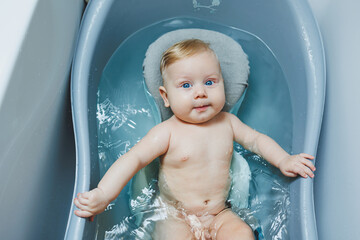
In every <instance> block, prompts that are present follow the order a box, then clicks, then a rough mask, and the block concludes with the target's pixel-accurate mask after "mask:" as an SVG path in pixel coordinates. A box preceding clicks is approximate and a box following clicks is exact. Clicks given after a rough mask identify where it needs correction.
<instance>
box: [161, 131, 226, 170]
mask: <svg viewBox="0 0 360 240" xmlns="http://www.w3.org/2000/svg"><path fill="white" fill-rule="evenodd" d="M232 151H233V138H232V134H231V133H230V132H227V131H213V132H206V131H204V132H203V131H189V132H186V131H180V132H177V133H176V134H174V135H172V141H171V142H170V145H169V150H168V154H167V155H168V159H169V160H171V161H172V162H173V163H184V164H185V163H186V164H196V163H199V164H203V163H204V162H206V163H210V162H212V161H215V162H222V161H226V162H227V161H228V160H229V158H230V157H231V155H232Z"/></svg>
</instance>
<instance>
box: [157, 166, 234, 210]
mask: <svg viewBox="0 0 360 240" xmlns="http://www.w3.org/2000/svg"><path fill="white" fill-rule="evenodd" d="M230 182H231V181H230V177H229V174H228V172H227V174H222V175H217V176H213V175H207V176H203V177H202V178H198V179H191V180H190V181H188V179H184V178H183V179H182V178H181V177H179V176H177V177H176V178H174V179H172V178H171V176H169V175H166V174H165V173H164V172H163V171H160V174H159V189H160V196H161V197H162V198H163V199H164V200H165V201H167V202H169V203H170V204H172V205H174V206H175V207H176V208H178V209H181V210H185V211H186V212H187V213H188V214H195V215H198V216H201V215H204V214H217V213H219V212H220V211H221V210H223V209H224V208H225V207H226V204H225V202H226V199H227V196H228V192H229V188H230Z"/></svg>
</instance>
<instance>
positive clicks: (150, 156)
mask: <svg viewBox="0 0 360 240" xmlns="http://www.w3.org/2000/svg"><path fill="white" fill-rule="evenodd" d="M163 75H164V86H161V87H160V89H159V90H160V94H161V95H162V97H163V99H164V104H165V106H167V107H171V110H172V111H173V113H174V116H173V117H171V118H170V119H168V120H167V121H164V122H163V123H161V124H159V125H157V126H155V127H154V128H153V129H151V130H150V131H149V133H148V134H147V135H146V136H145V137H144V138H143V139H142V140H141V141H140V142H139V143H138V144H136V145H135V146H134V147H133V148H132V149H131V150H130V151H129V152H128V153H126V154H125V155H123V156H122V157H120V158H119V159H118V160H117V161H116V162H115V163H114V164H113V165H112V166H111V168H110V169H109V170H108V172H107V173H106V174H105V176H104V177H103V178H102V180H101V181H100V183H99V185H98V187H97V188H95V189H93V190H91V191H90V192H86V193H79V194H78V197H77V198H76V199H75V200H74V202H75V205H76V206H77V207H78V208H79V210H76V211H75V214H76V215H77V216H79V217H90V218H92V217H93V216H94V215H96V214H99V213H101V212H103V211H104V209H105V208H106V207H107V205H108V204H109V203H110V202H111V201H113V200H114V199H115V198H116V197H117V196H118V195H119V193H120V192H121V190H122V189H123V188H124V186H125V185H126V184H127V182H128V181H129V180H130V179H131V178H132V177H133V176H134V175H135V174H136V172H138V171H139V170H140V169H141V168H143V167H145V166H146V165H147V164H149V163H150V162H151V161H153V160H154V159H155V158H156V157H158V156H160V157H161V169H160V176H159V187H160V196H161V197H162V198H163V199H164V200H165V202H167V204H168V205H169V207H173V208H174V209H177V210H178V212H176V214H174V215H173V216H170V217H169V218H168V219H167V220H166V221H163V222H159V223H158V224H157V226H156V231H155V233H154V235H155V236H156V237H155V239H175V238H176V239H254V237H253V234H252V231H251V229H250V227H249V226H248V225H247V224H246V223H244V222H243V221H242V220H241V219H240V218H239V217H238V216H237V215H236V214H234V213H233V212H231V211H230V210H229V209H226V208H227V207H226V204H225V201H226V198H227V195H228V191H229V168H230V161H231V156H232V152H233V141H236V142H238V143H240V144H241V145H242V146H243V147H245V148H246V149H249V150H251V151H252V152H254V153H256V154H259V155H261V156H262V157H263V158H264V159H266V160H267V161H268V162H269V163H271V164H272V165H274V166H276V167H278V168H279V169H280V170H281V172H282V173H283V174H284V175H286V176H289V177H295V176H297V175H300V176H302V177H305V178H306V177H308V176H309V177H314V174H313V171H315V167H314V165H313V164H312V162H311V161H309V159H313V157H312V156H311V155H308V154H304V153H302V154H299V155H292V156H290V155H289V154H288V153H286V152H285V151H284V150H283V149H282V148H281V147H280V146H279V145H278V144H277V143H276V142H275V141H273V140H272V139H271V138H269V137H268V136H266V135H264V134H261V133H259V132H257V131H255V130H253V129H251V128H250V127H248V126H247V125H245V124H244V123H242V122H241V121H240V120H239V119H238V118H237V117H236V116H234V115H232V114H229V113H225V112H221V110H222V108H223V106H224V104H225V92H224V81H223V79H222V75H221V70H220V66H219V63H218V61H217V59H216V57H215V55H214V54H213V53H212V52H209V51H203V52H200V53H198V54H195V55H193V56H191V57H187V58H185V59H181V60H178V61H176V62H175V63H173V64H171V65H170V66H168V67H167V69H166V72H165V73H164V74H163ZM198 223H199V224H200V227H194V226H195V225H196V224H198ZM169 236H171V238H169Z"/></svg>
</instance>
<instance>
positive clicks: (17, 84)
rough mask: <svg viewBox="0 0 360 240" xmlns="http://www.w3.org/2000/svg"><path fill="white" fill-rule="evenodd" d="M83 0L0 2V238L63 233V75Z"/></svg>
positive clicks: (67, 181) (69, 178)
mask: <svg viewBox="0 0 360 240" xmlns="http://www.w3.org/2000/svg"><path fill="white" fill-rule="evenodd" d="M83 7H84V2H83V0H62V1H56V0H22V1H20V0H14V1H1V2H0V32H1V38H0V203H1V205H0V210H1V214H0V239H63V237H64V234H65V228H66V223H67V217H68V214H69V208H70V203H71V198H72V191H73V184H74V172H75V152H74V138H73V132H72V124H71V110H70V97H69V96H70V93H69V74H70V66H71V60H72V55H73V50H74V46H75V42H76V34H77V31H78V28H79V23H80V18H81V14H82V11H83Z"/></svg>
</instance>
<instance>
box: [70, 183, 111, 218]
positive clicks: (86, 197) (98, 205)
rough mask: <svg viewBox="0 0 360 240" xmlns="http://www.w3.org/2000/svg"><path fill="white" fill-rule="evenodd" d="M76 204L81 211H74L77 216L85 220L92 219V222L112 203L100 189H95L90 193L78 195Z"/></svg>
mask: <svg viewBox="0 0 360 240" xmlns="http://www.w3.org/2000/svg"><path fill="white" fill-rule="evenodd" d="M74 203H75V205H76V207H78V208H79V209H80V210H75V211H74V213H75V215H77V216H79V217H84V218H88V217H90V220H91V221H92V220H93V219H94V216H95V215H96V214H99V213H102V212H103V211H104V210H105V209H106V207H107V206H108V205H109V203H110V202H109V200H108V199H107V198H106V196H105V194H104V192H103V191H102V190H101V189H100V188H95V189H93V190H91V191H90V192H85V193H78V195H77V198H75V199H74Z"/></svg>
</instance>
